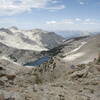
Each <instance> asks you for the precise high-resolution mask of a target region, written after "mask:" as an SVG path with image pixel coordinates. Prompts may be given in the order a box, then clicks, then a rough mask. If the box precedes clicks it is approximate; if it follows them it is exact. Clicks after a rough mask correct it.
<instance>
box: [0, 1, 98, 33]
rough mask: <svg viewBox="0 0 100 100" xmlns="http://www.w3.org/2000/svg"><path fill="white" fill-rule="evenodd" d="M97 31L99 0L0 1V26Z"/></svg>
mask: <svg viewBox="0 0 100 100" xmlns="http://www.w3.org/2000/svg"><path fill="white" fill-rule="evenodd" d="M11 26H17V27H18V28H21V29H33V28H42V29H46V30H84V31H100V0H0V27H11Z"/></svg>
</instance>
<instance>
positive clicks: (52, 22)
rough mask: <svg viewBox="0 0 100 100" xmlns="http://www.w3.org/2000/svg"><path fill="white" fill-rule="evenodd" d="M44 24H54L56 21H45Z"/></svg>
mask: <svg viewBox="0 0 100 100" xmlns="http://www.w3.org/2000/svg"><path fill="white" fill-rule="evenodd" d="M46 24H56V21H47V22H46Z"/></svg>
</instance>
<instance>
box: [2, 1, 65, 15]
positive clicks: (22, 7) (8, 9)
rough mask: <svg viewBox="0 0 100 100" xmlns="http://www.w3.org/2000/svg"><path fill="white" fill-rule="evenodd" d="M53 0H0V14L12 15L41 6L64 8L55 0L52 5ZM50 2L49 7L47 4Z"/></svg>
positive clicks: (44, 7)
mask: <svg viewBox="0 0 100 100" xmlns="http://www.w3.org/2000/svg"><path fill="white" fill-rule="evenodd" d="M52 1H53V0H0V15H13V14H16V13H22V12H26V11H31V10H32V9H33V8H41V9H48V10H51V9H52V10H53V9H54V10H60V9H64V8H65V6H64V5H60V4H58V3H57V1H59V0H56V1H55V5H56V6H55V5H54V6H52V3H54V2H52ZM49 4H51V6H50V7H48V5H49Z"/></svg>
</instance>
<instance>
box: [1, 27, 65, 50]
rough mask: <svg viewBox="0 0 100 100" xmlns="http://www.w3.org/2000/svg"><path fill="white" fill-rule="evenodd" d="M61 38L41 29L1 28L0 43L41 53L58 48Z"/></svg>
mask: <svg viewBox="0 0 100 100" xmlns="http://www.w3.org/2000/svg"><path fill="white" fill-rule="evenodd" d="M63 40H64V38H63V37H61V36H59V35H57V34H55V33H54V32H48V31H44V30H41V29H33V30H19V29H18V28H16V27H11V28H1V29H0V42H1V43H3V44H5V45H7V46H9V47H13V48H17V49H26V50H34V51H43V50H48V49H52V48H54V47H55V46H58V45H59V44H60V43H62V41H63Z"/></svg>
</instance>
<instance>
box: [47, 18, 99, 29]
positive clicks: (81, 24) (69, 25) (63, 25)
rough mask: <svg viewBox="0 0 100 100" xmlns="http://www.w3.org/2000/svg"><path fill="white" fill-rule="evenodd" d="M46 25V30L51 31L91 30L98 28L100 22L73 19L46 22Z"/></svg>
mask: <svg viewBox="0 0 100 100" xmlns="http://www.w3.org/2000/svg"><path fill="white" fill-rule="evenodd" d="M46 25H47V27H48V29H53V30H59V29H62V30H66V29H68V30H70V29H71V30H89V29H91V30H93V29H95V28H96V27H99V26H100V21H97V20H95V19H90V18H87V19H81V18H75V19H63V20H60V21H56V20H55V21H54V20H52V21H47V22H46Z"/></svg>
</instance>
